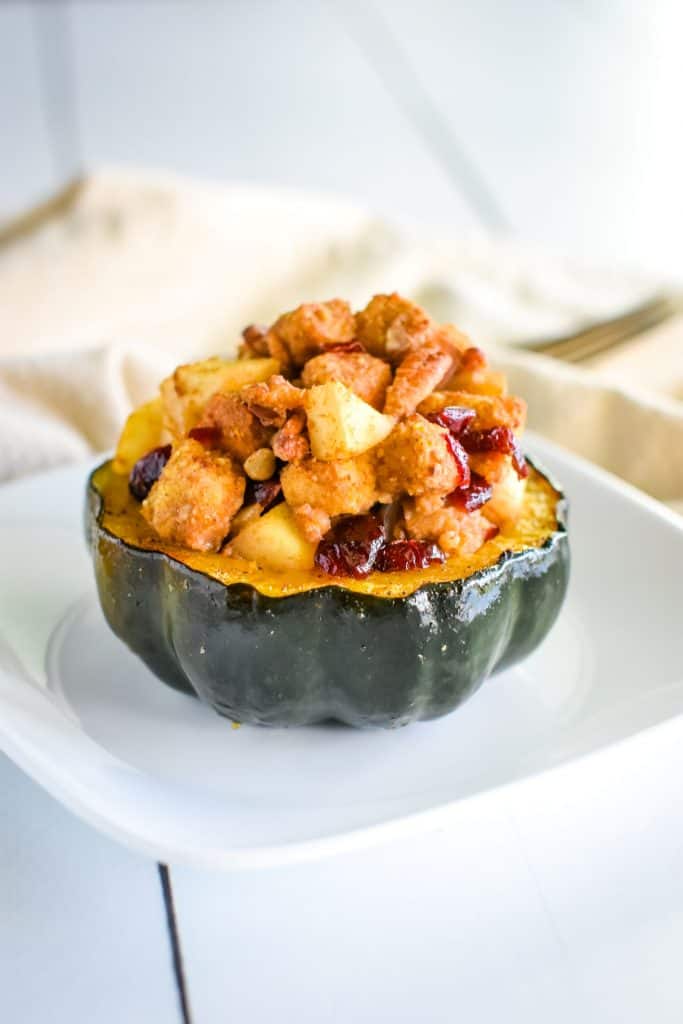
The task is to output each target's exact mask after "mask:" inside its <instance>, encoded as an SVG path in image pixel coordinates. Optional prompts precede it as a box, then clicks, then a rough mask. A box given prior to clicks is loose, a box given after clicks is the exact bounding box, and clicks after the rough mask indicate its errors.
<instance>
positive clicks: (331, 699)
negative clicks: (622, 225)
mask: <svg viewBox="0 0 683 1024" xmlns="http://www.w3.org/2000/svg"><path fill="white" fill-rule="evenodd" d="M529 468H530V474H529V480H528V484H527V491H526V497H525V501H524V508H523V512H522V514H521V516H520V518H519V520H518V521H517V523H516V524H515V527H514V530H513V531H512V532H509V533H505V532H503V533H501V534H499V535H498V537H496V538H494V539H493V540H490V541H487V543H486V544H485V545H484V546H483V547H482V548H481V549H480V550H479V551H478V552H476V554H474V555H470V556H467V557H464V558H454V557H452V558H449V559H448V560H447V561H446V562H445V563H443V564H439V565H432V566H430V567H429V568H428V569H423V570H417V571H410V572H395V573H379V572H373V573H371V574H370V576H369V577H367V578H366V579H365V580H354V579H343V580H339V579H336V578H334V579H333V578H330V577H329V576H326V575H324V574H323V573H322V572H319V571H317V570H313V571H310V572H306V573H303V572H293V573H287V574H274V573H272V572H270V573H269V572H267V571H265V570H263V569H259V568H258V567H257V566H255V565H254V564H252V563H248V562H246V561H244V560H242V559H237V558H230V557H227V556H225V555H213V554H203V553H198V552H194V551H188V550H187V549H184V548H177V547H173V546H170V545H168V544H165V543H164V542H162V541H161V540H159V538H158V537H156V536H155V535H154V534H153V532H152V530H151V529H150V527H149V526H148V525H147V523H146V522H145V521H144V520H143V518H142V516H141V515H140V512H139V505H138V504H137V502H135V501H134V500H133V499H132V498H131V497H130V495H129V493H128V483H127V478H126V477H125V476H123V475H121V474H118V473H116V472H114V470H113V468H112V464H111V463H110V462H106V463H104V464H103V465H101V466H100V467H99V468H98V469H96V470H95V471H94V472H93V473H92V475H91V477H90V479H89V482H88V501H87V511H86V517H87V533H88V539H89V543H90V546H91V549H92V557H93V561H94V567H95V576H96V579H97V586H98V591H99V597H100V601H101V604H102V608H103V610H104V614H105V616H106V619H107V621H108V623H109V625H110V626H111V628H112V629H113V631H114V632H115V633H116V635H117V636H118V637H120V638H121V640H123V641H124V643H126V644H127V645H128V647H129V648H130V649H131V650H132V651H134V652H135V653H136V654H137V655H139V657H140V658H142V660H143V661H144V662H145V663H146V664H147V665H148V666H149V668H150V669H151V670H152V671H153V672H154V673H155V674H156V675H157V676H158V677H159V678H160V679H162V680H163V681H164V682H165V683H168V684H169V685H170V686H173V687H176V688H177V689H179V690H183V691H185V692H187V693H192V694H196V695H197V696H199V697H200V698H201V699H202V700H203V701H205V702H206V703H207V704H209V705H211V707H213V708H214V709H215V710H216V711H217V712H219V713H220V714H221V715H224V716H226V717H227V718H229V719H232V720H233V721H235V722H252V723H259V724H262V725H272V726H292V725H308V724H312V723H315V722H321V721H324V720H327V719H336V720H338V721H341V722H345V723H347V724H349V725H353V726H384V727H393V726H399V725H405V724H407V723H408V722H413V721H417V720H420V719H429V718H437V717H439V716H440V715H445V714H447V713H448V712H450V711H452V710H453V709H454V708H456V707H457V706H458V705H459V704H461V703H462V702H463V701H464V700H466V699H467V698H468V697H470V696H471V695H472V694H473V693H474V692H475V690H477V689H478V687H479V686H481V684H482V682H483V681H484V680H485V679H486V678H487V677H488V676H490V675H491V674H492V673H494V672H499V671H501V670H502V669H504V668H507V667H509V666H510V665H513V664H515V663H516V662H518V661H520V660H521V659H522V658H524V657H526V655H528V654H529V653H530V652H531V651H533V650H534V648H536V647H537V646H538V644H539V643H540V642H541V641H542V640H543V638H544V637H545V636H546V634H547V633H548V631H549V630H550V628H551V626H552V625H553V623H554V621H555V619H556V617H557V614H558V612H559V610H560V607H561V605H562V601H563V598H564V595H565V591H566V588H567V582H568V576H569V545H568V536H567V529H566V502H565V499H564V497H563V495H562V493H561V492H560V490H559V489H558V488H557V487H556V486H555V485H554V484H553V483H552V482H551V481H550V480H549V478H548V477H547V475H546V474H545V473H543V472H541V470H540V469H538V468H536V467H535V466H534V465H533V464H532V463H530V465H529Z"/></svg>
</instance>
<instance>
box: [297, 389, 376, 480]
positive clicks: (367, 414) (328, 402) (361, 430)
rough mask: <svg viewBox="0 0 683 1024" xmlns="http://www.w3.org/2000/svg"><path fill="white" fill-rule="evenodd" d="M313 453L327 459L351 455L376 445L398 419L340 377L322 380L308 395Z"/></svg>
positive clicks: (332, 459) (358, 453) (306, 400)
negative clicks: (376, 407) (371, 403)
mask: <svg viewBox="0 0 683 1024" xmlns="http://www.w3.org/2000/svg"><path fill="white" fill-rule="evenodd" d="M304 405H305V408H306V416H307V419H308V436H309V437H310V440H311V451H312V453H313V457H314V458H316V459H321V460H322V461H323V462H332V461H334V460H335V459H350V458H352V457H353V456H354V455H360V454H361V453H362V452H366V451H368V449H370V448H374V447H375V445H377V444H379V443H380V441H383V440H384V438H385V437H387V435H388V434H390V433H391V431H392V429H393V427H394V424H395V420H394V419H393V417H391V416H385V415H384V414H383V413H381V412H377V410H376V409H373V407H372V406H371V405H368V403H367V402H364V401H363V399H362V398H359V397H358V395H356V394H354V392H353V391H351V390H350V388H347V387H346V386H345V385H344V384H341V383H340V382H339V381H329V382H328V383H327V384H319V385H318V386H317V387H313V388H310V389H309V390H308V391H307V392H306V397H305V399H304Z"/></svg>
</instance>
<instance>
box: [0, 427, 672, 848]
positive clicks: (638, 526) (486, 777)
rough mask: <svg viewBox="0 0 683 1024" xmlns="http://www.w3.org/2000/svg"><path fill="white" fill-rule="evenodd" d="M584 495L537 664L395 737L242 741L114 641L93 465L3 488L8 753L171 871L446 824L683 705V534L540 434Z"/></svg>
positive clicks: (3, 696)
mask: <svg viewBox="0 0 683 1024" xmlns="http://www.w3.org/2000/svg"><path fill="white" fill-rule="evenodd" d="M529 447H530V449H531V451H532V453H533V454H535V455H536V456H537V457H539V458H540V460H541V462H542V463H543V464H545V465H546V466H547V467H548V468H549V469H550V470H551V472H552V473H553V474H555V475H556V476H557V478H558V479H559V481H560V482H561V484H562V485H563V487H564V489H565V491H566V493H567V495H568V497H569V501H570V539H571V545H572V556H573V563H572V580H571V584H570V589H569V595H568V598H567V601H566V604H565V607H564V610H563V612H562V614H561V616H560V619H559V621H558V622H557V624H556V626H555V627H554V629H553V630H552V633H551V634H550V636H549V637H548V639H547V640H546V641H545V643H544V644H543V645H542V647H541V648H540V649H539V650H538V651H537V652H536V653H535V654H534V655H533V656H532V657H531V658H529V659H528V660H527V661H526V662H524V663H523V664H522V665H520V666H518V667H516V668H514V669H512V670H510V671H508V672H505V673H503V674H502V675H500V676H496V677H494V678H493V679H491V680H490V681H488V682H487V683H485V684H484V686H483V687H482V689H481V690H480V691H479V692H478V693H477V694H476V695H475V696H474V697H473V698H472V699H471V700H470V701H469V702H468V703H467V704H465V705H464V706H463V707H462V708H460V709H459V710H457V711H456V712H455V713H453V714H452V715H450V716H448V717H446V718H443V719H440V720H438V721H436V722H427V723H420V724H417V725H412V726H409V727H407V728H405V729H401V730H397V731H368V732H359V731H356V730H352V729H347V728H343V727H335V726H321V727H315V728H308V729H293V730H269V729H261V728H255V727H248V726H243V727H241V728H240V729H234V728H231V727H230V725H229V723H227V722H226V721H225V720H222V719H220V718H218V716H216V715H215V714H214V713H213V712H211V711H210V710H208V709H207V708H205V707H203V706H202V705H200V704H199V702H198V701H196V700H194V699H193V698H191V697H187V696H185V695H183V694H180V693H176V692H174V691H173V690H171V689H169V688H168V687H166V686H164V685H163V684H162V683H160V682H158V681H157V680H156V679H155V678H154V676H153V675H151V673H150V672H149V671H148V670H147V669H146V668H145V667H144V666H143V665H142V663H140V662H138V660H137V659H136V658H135V657H134V656H133V655H132V654H130V653H129V652H128V650H127V649H126V648H125V647H124V646H123V645H122V644H121V643H120V642H119V641H118V640H117V639H116V638H115V637H114V636H113V634H111V633H110V631H109V629H108V627H107V626H106V624H105V622H104V619H103V617H102V615H101V613H100V611H99V606H98V603H97V599H96V596H95V590H94V583H93V582H92V579H91V571H90V564H89V559H88V556H87V552H86V550H85V545H84V541H83V536H82V526H81V509H82V504H83V494H84V488H85V479H86V473H87V470H88V467H85V466H80V467H75V468H74V467H71V468H68V469H64V470H58V471H54V472H52V473H48V474H45V475H42V476H40V477H33V478H30V479H29V480H26V481H20V482H18V483H14V484H10V485H7V486H5V487H4V488H2V489H1V490H0V565H2V566H3V573H2V586H1V587H0V746H2V748H3V749H4V750H5V751H6V753H7V754H9V756H10V757H12V758H13V759H14V760H15V761H16V762H17V763H18V764H19V765H20V766H21V767H23V768H24V769H25V771H27V772H28V773H29V774H30V775H31V776H33V777H34V778H35V779H36V780H37V781H38V782H40V783H41V784H42V785H44V786H45V787H46V788H47V789H48V790H49V791H50V792H51V793H53V794H54V795H55V796H56V797H57V798H58V799H60V800H61V801H63V803H64V804H66V805H67V806H68V807H70V808H71V809H72V810H74V811H75V812H76V813H78V814H80V815H81V816H82V817H84V818H86V819H87V820H88V821H90V822H92V824H94V825H96V826H97V827H99V828H101V829H103V830H104V831H106V832H107V833H109V834H111V835H113V836H116V837H117V838H119V839H121V840H122V841H124V842H126V843H128V844H129V845H131V846H133V847H135V848H137V849H139V850H142V851H144V852H146V853H149V854H152V855H153V856H155V857H157V858H158V859H160V860H166V861H174V862H178V861H184V862H187V863H191V864H194V865H197V866H222V867H246V866H257V865H265V864H278V863H285V862H287V861H292V860H295V859H303V858H310V857H314V856H317V855H319V854H321V853H323V852H325V851H332V850H338V849H342V848H347V847H349V846H358V845H364V844H368V843H370V842H372V841H374V840H376V839H378V838H380V837H383V836H388V835H394V836H395V835H400V834H406V833H409V832H415V831H416V830H419V829H424V828H427V827H433V826H434V825H436V824H438V823H442V822H443V821H444V817H445V816H447V815H449V814H451V813H453V812H454V810H455V808H456V807H457V806H458V804H459V803H460V802H461V801H462V800H464V799H465V798H472V797H474V796H477V795H480V794H483V793H485V792H490V791H491V790H493V789H496V788H498V787H501V786H504V785H508V784H511V783H518V784H519V783H520V782H521V780H523V779H525V778H528V777H530V776H532V775H535V774H538V773H539V772H542V771H546V770H548V769H551V768H553V767H555V766H558V765H560V764H563V763H566V762H568V761H571V760H573V759H576V758H578V757H581V756H583V755H585V754H588V753H591V752H593V751H597V750H599V749H600V748H602V747H605V746H607V745H610V744H613V743H615V742H617V741H619V740H623V739H625V738H626V737H629V736H632V735H634V734H635V733H637V732H640V731H641V730H643V729H645V728H647V727H650V726H653V725H656V724H658V723H660V722H663V721H665V720H667V719H669V718H672V717H673V716H675V715H677V714H679V713H680V712H681V711H682V710H683V641H682V639H681V633H680V621H681V609H682V608H683V522H682V521H681V520H679V519H678V518H677V517H676V516H675V515H674V514H673V513H669V512H668V511H667V510H666V509H665V508H664V507H662V506H660V505H658V504H657V503H656V502H654V501H651V500H650V499H648V498H647V497H645V496H643V495H642V494H640V493H639V492H638V491H635V490H634V489H632V488H630V487H628V486H626V485H624V484H622V483H621V482H619V481H618V480H616V479H615V478H613V477H611V476H609V475H608V474H606V473H604V472H602V471H601V470H598V469H596V468H595V467H593V466H591V465H590V464H588V463H586V462H583V461H582V460H580V459H578V458H576V457H574V456H571V455H568V454H567V453H565V452H563V451H561V450H560V449H558V448H556V447H554V446H551V445H550V444H548V443H547V442H545V441H541V440H540V439H533V440H532V441H531V442H530V445H529Z"/></svg>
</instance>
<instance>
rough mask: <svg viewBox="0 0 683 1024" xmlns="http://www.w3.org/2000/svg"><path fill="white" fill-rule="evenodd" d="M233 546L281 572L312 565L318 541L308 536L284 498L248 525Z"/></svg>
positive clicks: (260, 563) (245, 556) (253, 560)
mask: <svg viewBox="0 0 683 1024" xmlns="http://www.w3.org/2000/svg"><path fill="white" fill-rule="evenodd" d="M230 547H231V550H232V551H233V552H234V553H235V554H236V555H240V556H241V557H242V558H247V559H248V560H249V561H250V562H257V563H258V564H259V565H261V566H264V567H266V568H269V569H275V570H277V571H278V572H287V571H288V570H292V569H303V570H306V569H312V568H313V556H314V555H315V544H310V543H309V542H308V541H307V540H306V538H305V537H304V535H303V533H302V532H301V530H300V528H299V526H298V525H297V522H296V519H295V518H294V513H293V512H292V510H291V509H290V507H289V505H287V504H285V503H284V502H282V503H281V504H280V505H276V506H275V508H272V509H271V510H270V511H269V512H266V513H265V515H262V516H261V517H260V518H259V519H256V520H254V522H252V523H249V525H248V526H245V527H244V529H243V530H241V531H240V532H239V533H238V535H237V536H236V537H235V539H234V540H233V541H232V543H231V545H230Z"/></svg>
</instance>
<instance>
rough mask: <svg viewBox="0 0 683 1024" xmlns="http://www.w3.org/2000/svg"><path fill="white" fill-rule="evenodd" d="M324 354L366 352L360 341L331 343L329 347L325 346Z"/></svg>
mask: <svg viewBox="0 0 683 1024" xmlns="http://www.w3.org/2000/svg"><path fill="white" fill-rule="evenodd" d="M325 352H367V349H366V347H365V345H364V344H363V342H362V341H356V340H355V339H354V340H353V341H333V342H332V344H331V345H325Z"/></svg>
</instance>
